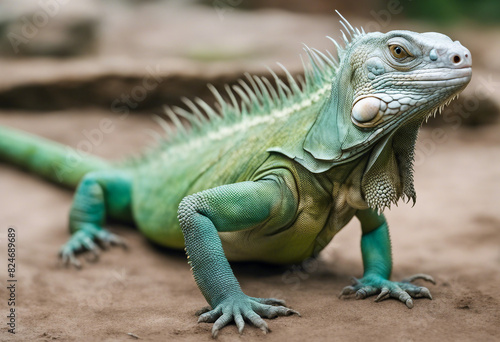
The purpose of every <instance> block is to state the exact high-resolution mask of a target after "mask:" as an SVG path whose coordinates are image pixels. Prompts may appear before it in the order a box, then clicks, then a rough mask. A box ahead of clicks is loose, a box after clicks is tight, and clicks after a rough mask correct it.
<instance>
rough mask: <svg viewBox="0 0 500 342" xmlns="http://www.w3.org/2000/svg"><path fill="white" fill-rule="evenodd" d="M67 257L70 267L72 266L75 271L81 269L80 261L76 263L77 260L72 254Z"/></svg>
mask: <svg viewBox="0 0 500 342" xmlns="http://www.w3.org/2000/svg"><path fill="white" fill-rule="evenodd" d="M68 257H69V262H70V263H71V265H73V266H74V267H76V268H77V269H81V268H82V264H81V263H80V261H78V259H77V258H76V257H75V255H74V254H73V253H70V254H69V255H68Z"/></svg>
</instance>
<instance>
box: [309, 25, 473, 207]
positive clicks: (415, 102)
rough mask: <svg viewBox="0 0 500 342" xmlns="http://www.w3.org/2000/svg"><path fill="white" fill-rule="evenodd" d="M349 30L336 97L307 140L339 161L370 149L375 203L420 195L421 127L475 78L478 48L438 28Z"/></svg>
mask: <svg viewBox="0 0 500 342" xmlns="http://www.w3.org/2000/svg"><path fill="white" fill-rule="evenodd" d="M347 24H348V23H347ZM349 27H350V25H349ZM348 30H349V29H348ZM351 30H352V31H351ZM349 33H350V34H351V35H352V37H353V38H352V40H351V41H347V44H346V47H345V49H341V51H340V52H339V58H340V63H339V69H338V73H337V76H336V77H335V80H334V81H333V84H332V93H331V96H330V99H329V101H328V102H327V104H326V105H325V106H324V108H323V110H322V112H321V113H320V115H319V116H318V118H317V120H316V123H315V124H314V125H313V127H312V128H311V130H310V131H309V133H308V136H307V137H306V140H305V141H304V146H303V147H304V149H305V150H306V151H308V152H309V153H310V154H311V155H312V156H313V157H314V158H316V159H317V160H322V161H331V162H332V163H335V162H342V161H345V160H352V159H355V158H358V157H366V156H367V155H369V157H368V162H367V165H366V168H365V170H364V173H363V175H362V192H363V196H364V198H365V201H366V202H367V204H368V205H369V206H370V207H372V208H375V209H378V210H381V209H383V208H385V207H388V206H390V204H391V203H393V202H394V203H395V202H397V200H398V199H399V198H401V197H407V198H408V199H410V198H412V199H413V200H414V201H415V197H416V195H415V191H414V188H413V175H412V170H413V166H412V165H413V155H414V147H415V141H416V138H417V134H418V130H419V128H420V126H421V124H422V122H423V121H424V120H425V119H426V118H428V117H429V116H431V115H433V114H435V113H436V112H437V111H440V110H441V109H442V108H443V107H444V106H445V105H446V104H448V103H449V102H450V101H451V100H452V99H453V98H455V97H457V96H458V94H459V93H460V92H461V91H462V90H463V89H464V88H465V87H466V85H467V84H468V83H469V81H470V79H471V75H472V71H471V65H472V64H471V63H472V59H471V54H470V51H469V50H467V49H466V48H465V47H464V46H462V45H461V44H460V43H459V42H458V41H453V40H451V39H450V38H449V37H447V36H445V35H443V34H439V33H434V32H427V33H415V32H411V31H391V32H388V33H380V32H372V33H361V32H360V31H359V30H354V29H352V28H351V29H350V30H349Z"/></svg>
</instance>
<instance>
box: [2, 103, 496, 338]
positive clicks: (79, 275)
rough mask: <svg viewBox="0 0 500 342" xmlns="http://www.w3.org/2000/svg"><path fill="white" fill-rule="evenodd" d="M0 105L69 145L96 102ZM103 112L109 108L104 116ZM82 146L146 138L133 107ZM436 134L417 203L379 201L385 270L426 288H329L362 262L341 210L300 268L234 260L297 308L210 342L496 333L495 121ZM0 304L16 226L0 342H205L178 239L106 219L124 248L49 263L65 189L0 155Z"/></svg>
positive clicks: (60, 230) (11, 119) (248, 281)
mask: <svg viewBox="0 0 500 342" xmlns="http://www.w3.org/2000/svg"><path fill="white" fill-rule="evenodd" d="M10 114H11V113H5V112H4V113H2V114H1V115H0V122H1V124H2V125H8V126H11V127H15V128H19V129H23V130H27V131H30V132H33V133H36V134H39V135H42V136H45V137H48V138H51V139H54V140H57V141H60V142H63V143H66V144H68V145H70V146H76V144H77V143H78V142H80V141H81V139H84V137H83V135H82V133H81V132H82V130H83V129H88V130H90V129H92V128H94V127H96V125H98V123H99V121H100V120H102V118H104V117H108V118H109V112H105V111H98V110H96V111H92V112H75V113H72V114H71V115H72V116H71V119H66V120H61V116H60V113H57V112H56V113H46V114H39V113H38V114H36V115H33V114H30V113H24V114H23V113H19V112H18V113H16V115H15V116H14V115H10ZM111 119H113V118H111ZM115 123H116V129H115V131H114V132H113V134H109V135H106V136H104V140H103V142H102V144H101V145H99V146H97V147H96V150H95V151H93V152H94V153H95V154H98V155H101V156H104V157H106V158H111V159H116V158H119V157H121V156H123V155H126V154H127V153H130V152H135V151H138V150H140V148H141V146H144V145H146V144H147V143H148V142H149V138H148V137H147V136H146V135H144V134H143V133H142V129H143V128H151V127H154V126H155V123H153V122H152V121H151V120H150V119H149V118H148V117H147V116H129V117H128V118H127V119H126V120H123V121H118V120H116V121H115ZM445 132H446V133H445V136H446V138H445V139H443V140H444V141H440V142H439V143H437V142H435V141H434V140H433V139H432V133H433V131H432V129H426V130H423V132H422V134H421V136H420V140H419V145H418V151H419V152H418V156H419V157H418V159H417V165H416V171H415V172H416V173H415V176H416V188H417V192H418V200H417V204H416V206H415V207H414V208H411V206H410V205H404V204H401V205H400V206H399V207H396V208H393V209H392V210H390V211H389V212H387V217H388V221H389V223H390V226H391V234H392V239H393V248H394V251H393V255H394V271H393V279H401V278H403V277H405V276H408V275H410V274H414V273H419V272H425V273H428V274H431V275H433V276H434V277H435V278H436V280H437V285H435V286H434V285H429V288H430V290H431V291H432V294H433V296H434V300H432V301H430V300H427V299H420V300H416V301H415V307H414V308H413V309H412V310H409V309H407V308H406V307H405V306H404V305H403V304H401V303H399V302H397V301H396V300H387V301H384V302H381V303H375V302H374V301H373V298H370V299H366V300H355V299H350V298H349V299H339V298H337V295H338V293H339V292H340V291H341V289H342V288H343V286H345V285H347V284H348V283H349V280H350V277H351V276H357V277H359V276H360V275H361V273H362V263H361V255H360V251H359V239H360V229H359V226H358V224H357V223H356V222H351V223H350V224H349V225H348V226H347V227H346V228H344V230H343V231H341V232H340V233H339V235H337V236H336V237H335V239H334V240H333V241H332V243H331V244H330V245H328V246H327V248H326V249H325V250H324V251H323V252H322V254H321V257H320V259H319V260H318V262H317V263H316V264H312V265H309V267H308V268H307V271H305V270H300V269H299V268H297V267H277V266H269V265H261V264H252V263H249V264H236V265H235V266H234V268H235V273H236V275H237V277H238V279H239V280H240V282H241V284H242V287H243V289H244V291H246V292H247V293H248V294H251V295H253V296H260V297H269V296H276V297H280V298H283V299H285V300H286V301H287V302H288V304H289V305H290V306H291V307H292V308H294V309H296V310H298V311H300V312H301V314H302V317H295V316H294V317H284V318H278V319H275V320H272V321H269V325H270V328H271V329H272V333H271V334H269V335H267V336H264V335H263V334H262V333H261V331H260V330H258V329H256V328H254V327H251V326H247V328H246V329H245V331H244V334H243V336H241V337H239V336H238V333H237V330H236V327H235V326H234V325H231V326H229V327H227V328H225V329H224V330H223V331H222V332H221V334H220V335H219V338H218V339H219V340H220V341H234V340H242V341H253V340H260V341H283V340H288V341H303V340H305V339H310V340H313V341H314V340H332V339H333V340H338V341H362V340H366V339H368V338H369V339H370V340H373V341H382V340H397V341H424V340H425V341H472V340H475V341H495V340H498V338H499V337H500V324H499V323H500V305H499V304H500V301H499V299H498V293H499V290H500V287H499V284H500V233H499V229H500V211H499V209H498V208H499V207H498V204H499V201H498V193H499V192H500V172H499V167H498V160H500V138H499V134H498V133H499V132H500V126H491V127H487V128H482V129H474V130H471V129H459V130H456V131H453V130H451V129H448V130H445ZM0 167H1V168H0V172H1V175H2V176H1V177H0V189H2V191H1V217H0V232H1V235H0V238H1V240H0V251H1V252H0V253H1V255H3V257H2V258H0V270H1V271H0V279H1V281H2V286H1V288H0V311H1V313H2V315H1V316H2V317H4V318H2V320H3V321H6V317H5V316H6V314H7V295H8V294H7V291H6V288H5V287H6V278H7V271H6V268H7V266H6V257H5V254H6V243H7V242H6V231H7V227H8V226H9V225H13V226H15V227H16V228H17V232H18V237H17V239H18V257H17V258H18V259H17V279H18V283H17V286H18V288H17V292H16V295H17V315H18V316H17V335H16V337H13V336H11V335H10V334H8V333H7V327H6V325H5V322H3V323H2V327H1V329H0V331H1V332H0V340H2V341H10V340H12V341H14V340H23V341H53V340H60V341H84V340H86V341H129V340H134V338H133V337H131V336H129V335H127V334H128V333H133V334H135V335H137V336H139V337H140V338H141V340H144V341H210V340H211V338H210V329H211V325H209V324H197V323H196V317H195V316H194V313H195V311H196V310H198V309H199V308H200V307H202V306H204V305H205V302H204V299H203V297H202V295H201V294H200V292H199V291H198V289H197V287H196V284H195V282H194V280H193V278H192V276H191V273H190V271H189V267H188V265H187V262H186V259H185V256H184V254H183V253H182V252H172V251H168V250H164V249H160V248H157V247H155V246H153V245H152V244H150V243H149V242H148V241H146V240H145V238H144V237H142V236H141V235H140V234H139V232H137V231H136V230H134V229H133V228H130V227H124V226H112V227H111V229H112V230H113V231H114V232H116V233H118V234H120V235H121V236H123V237H125V238H126V239H127V240H128V241H129V243H130V250H129V251H128V252H125V251H123V250H121V249H118V248H115V249H112V250H110V251H107V252H105V253H103V254H102V257H101V260H100V261H99V262H98V263H94V264H89V263H85V265H84V268H83V269H82V270H80V271H78V270H74V269H71V268H70V269H66V268H63V267H60V266H59V265H58V264H57V262H56V254H57V251H58V248H59V247H60V246H61V244H63V243H64V242H65V241H66V240H67V239H68V236H69V235H68V230H67V227H66V222H67V217H68V210H69V207H70V204H71V197H72V193H71V192H70V191H67V190H64V189H60V188H57V187H55V186H53V185H52V184H49V183H46V182H45V181H43V180H40V179H38V178H36V177H33V176H32V175H30V174H27V173H24V172H22V171H19V170H17V169H14V168H10V167H7V166H5V165H1V166H0Z"/></svg>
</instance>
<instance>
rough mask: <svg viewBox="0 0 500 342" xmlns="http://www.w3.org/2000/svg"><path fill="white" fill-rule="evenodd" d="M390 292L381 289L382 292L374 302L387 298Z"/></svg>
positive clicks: (385, 288)
mask: <svg viewBox="0 0 500 342" xmlns="http://www.w3.org/2000/svg"><path fill="white" fill-rule="evenodd" d="M390 292H391V291H390V290H389V289H388V288H387V287H383V288H382V291H381V292H380V294H379V295H378V296H377V298H375V301H376V302H380V301H382V300H384V299H386V298H388V297H389V295H390Z"/></svg>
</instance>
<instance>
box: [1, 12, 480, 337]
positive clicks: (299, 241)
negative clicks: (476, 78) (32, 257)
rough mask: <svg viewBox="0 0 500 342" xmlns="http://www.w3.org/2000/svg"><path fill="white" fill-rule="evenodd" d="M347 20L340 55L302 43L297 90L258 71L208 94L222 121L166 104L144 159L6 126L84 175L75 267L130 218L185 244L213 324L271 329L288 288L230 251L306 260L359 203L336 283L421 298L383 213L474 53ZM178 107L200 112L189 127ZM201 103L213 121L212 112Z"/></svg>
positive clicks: (75, 222)
mask: <svg viewBox="0 0 500 342" xmlns="http://www.w3.org/2000/svg"><path fill="white" fill-rule="evenodd" d="M343 24H345V25H346V27H348V34H349V35H350V36H352V40H351V41H348V40H347V39H346V46H345V48H340V47H338V57H339V61H338V62H337V61H335V59H333V57H326V56H325V55H322V54H321V53H319V52H316V51H313V50H310V49H307V52H308V54H309V55H310V59H311V64H312V69H306V70H305V72H306V75H305V79H306V81H305V83H304V84H302V86H299V85H298V84H297V83H295V81H294V80H293V79H292V78H291V77H289V79H288V81H289V83H290V88H288V87H287V86H286V85H284V84H283V83H282V82H281V81H279V80H277V81H276V83H277V91H276V90H275V89H274V88H273V87H271V86H270V84H268V83H267V82H268V81H267V80H266V79H263V78H256V77H251V76H249V77H247V79H248V81H247V83H245V82H241V86H239V87H236V88H235V89H234V90H235V92H236V93H237V94H238V95H239V96H240V98H241V100H242V102H241V109H240V105H239V104H238V103H237V101H236V99H235V97H234V93H233V92H231V91H228V95H229V96H230V98H231V103H226V102H225V101H224V100H222V98H221V97H220V95H219V94H218V93H217V92H214V94H215V96H216V98H217V99H218V101H219V104H220V107H221V114H222V116H223V118H222V119H221V117H220V116H219V115H218V114H217V113H215V112H214V111H213V110H212V109H211V108H210V107H208V105H206V104H205V103H203V102H201V101H196V105H195V104H194V103H192V102H186V104H187V106H189V107H190V108H191V110H192V113H188V112H186V111H184V110H181V109H174V110H171V109H167V114H168V115H169V117H170V119H171V120H172V121H173V122H174V123H175V124H176V125H177V130H178V131H179V133H177V135H175V136H174V139H173V140H172V141H170V142H167V143H163V144H162V145H161V146H160V147H158V148H157V149H155V150H153V151H150V152H148V153H146V154H145V155H144V157H143V158H141V159H139V160H135V161H133V162H129V163H127V164H123V165H121V166H116V165H115V166H114V165H109V164H107V163H105V162H103V161H100V160H98V159H95V158H90V157H89V158H87V159H85V160H84V161H81V160H79V161H78V163H76V162H75V161H73V162H72V163H70V162H69V161H68V154H67V153H65V152H64V149H62V148H59V147H57V146H56V145H55V144H53V143H50V142H47V141H43V140H38V139H35V138H33V137H29V136H25V135H23V134H22V133H16V132H13V131H11V130H8V129H3V128H1V127H0V157H2V159H5V160H9V161H11V162H14V163H17V164H20V165H24V166H25V167H28V168H29V169H32V170H34V171H36V172H40V173H41V174H42V175H44V176H45V177H48V178H50V179H52V180H55V181H58V182H61V183H63V184H65V185H68V186H75V185H76V183H77V181H78V180H79V179H82V180H81V182H80V184H79V185H78V188H77V190H76V194H75V199H74V202H73V206H72V208H71V213H70V230H71V232H72V233H73V235H72V237H71V239H70V240H69V242H68V243H67V244H66V245H64V246H63V248H62V250H61V256H62V258H63V260H64V261H65V262H71V263H72V264H74V265H76V266H79V265H80V264H79V262H78V260H77V259H76V257H75V253H76V252H78V251H81V250H90V251H92V252H94V253H95V254H96V255H97V254H98V247H97V245H96V243H95V242H96V241H100V242H102V243H104V244H123V242H122V241H121V239H119V238H118V237H117V236H115V235H113V234H111V233H110V232H108V231H107V230H106V229H104V225H105V223H106V220H107V219H109V218H111V219H118V220H121V221H125V222H133V223H135V224H136V225H137V226H138V227H139V229H140V230H141V231H142V232H143V233H144V234H145V235H146V236H147V237H148V238H149V239H151V240H153V241H154V242H156V243H159V244H162V245H164V246H168V247H173V248H182V247H184V246H185V247H186V252H187V255H188V258H189V263H190V264H191V266H192V270H193V274H194V278H195V280H196V283H197V284H198V286H199V288H200V290H201V292H202V293H203V295H204V296H205V298H206V300H207V302H208V303H209V304H210V307H211V308H210V309H207V310H205V311H204V313H202V314H201V315H200V318H199V321H200V322H214V325H213V329H212V334H213V336H214V337H215V336H217V334H218V331H219V330H220V329H221V328H222V327H224V326H225V325H227V324H228V323H229V322H231V321H234V322H235V323H236V325H237V327H238V330H239V331H240V332H241V331H242V329H243V327H244V320H247V321H250V322H252V323H253V324H254V325H255V326H257V327H259V328H260V329H262V330H263V331H264V332H267V331H268V327H267V324H266V322H265V321H264V320H262V318H261V317H267V318H272V317H276V316H282V315H291V314H298V313H297V312H296V311H294V310H291V309H289V308H286V307H285V306H284V303H283V301H281V300H278V299H273V298H254V297H249V296H247V295H246V294H244V293H243V291H242V290H241V288H240V285H239V283H238V281H237V280H236V278H235V277H234V274H233V272H232V270H231V267H230V265H229V262H228V260H234V261H240V260H258V261H265V262H270V263H281V264H286V263H294V262H300V261H301V260H304V259H306V258H309V257H311V256H316V255H318V253H319V252H320V251H321V249H322V248H323V247H324V246H326V244H328V242H329V241H330V240H331V239H332V238H333V237H334V236H335V234H336V233H337V232H338V231H339V230H340V229H342V228H343V227H344V226H345V225H346V224H347V223H348V222H349V221H350V220H351V219H352V218H353V217H354V216H356V217H357V218H358V220H359V221H360V222H361V228H362V232H363V235H362V239H361V250H362V255H363V265H364V274H363V277H362V278H361V279H360V280H357V279H354V281H353V284H352V285H351V286H348V287H346V288H344V290H343V291H342V293H341V295H348V294H354V293H355V294H356V297H358V298H365V297H368V296H371V295H374V294H377V293H379V296H378V297H377V301H378V300H382V299H385V298H387V297H394V298H397V299H399V300H400V301H402V302H404V303H405V304H406V305H407V306H408V307H409V308H411V307H412V306H413V301H412V297H415V298H418V297H427V298H431V295H430V293H429V290H428V289H426V288H425V287H419V286H415V285H412V284H410V282H411V281H412V280H415V279H419V278H422V279H425V280H430V281H432V278H430V277H428V276H425V275H420V274H419V275H415V276H413V277H410V278H408V279H406V280H403V281H402V282H392V281H390V280H389V278H390V275H391V267H392V257H391V245H390V239H389V232H388V226H387V223H386V221H385V218H384V216H383V215H382V214H381V211H382V210H383V209H384V208H386V207H389V206H390V205H391V203H396V202H397V201H398V200H399V199H400V198H407V199H408V200H409V199H410V198H411V199H413V200H415V192H414V189H413V175H412V163H413V151H414V144H415V140H416V138H417V133H418V129H419V127H420V125H421V123H422V121H423V120H425V119H426V118H427V117H428V116H430V115H431V114H432V113H434V112H435V111H437V110H438V108H440V107H442V106H443V105H444V104H445V103H447V102H448V101H450V100H451V99H452V98H453V97H455V96H456V95H457V94H458V93H459V92H460V91H461V90H462V89H463V88H464V87H465V86H466V84H467V83H468V82H469V80H470V75H471V71H470V70H471V68H470V64H471V62H470V52H468V50H467V49H465V48H464V47H463V46H461V45H460V44H459V43H458V42H452V41H451V40H450V39H449V38H448V37H446V36H443V35H440V34H437V33H424V34H418V33H414V32H409V31H392V32H389V33H386V34H382V33H369V34H365V33H364V32H360V31H358V30H357V29H356V30H355V29H353V28H351V26H350V25H349V23H347V22H346V21H345V22H344V23H343ZM201 110H203V111H204V112H205V114H203V113H202V112H201ZM177 115H181V116H183V117H185V118H187V119H189V120H190V121H191V123H192V131H191V132H190V133H185V132H184V127H183V126H182V125H181V124H180V122H179V120H178V118H177ZM205 115H207V116H208V117H209V118H210V119H211V120H210V121H208V122H203V121H206V119H205ZM159 122H160V124H161V125H162V126H163V127H164V128H165V129H166V130H167V131H169V130H170V128H169V126H168V125H167V124H166V123H165V122H163V121H162V120H159ZM171 135H172V134H171ZM50 165H62V168H58V167H56V170H55V172H54V171H51V170H50V167H49V166H50ZM62 171H64V172H62ZM179 203H180V204H179ZM176 216H178V220H177V218H176Z"/></svg>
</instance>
